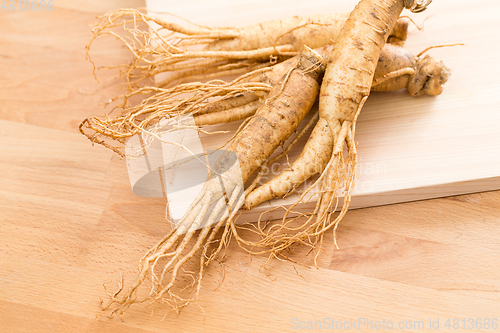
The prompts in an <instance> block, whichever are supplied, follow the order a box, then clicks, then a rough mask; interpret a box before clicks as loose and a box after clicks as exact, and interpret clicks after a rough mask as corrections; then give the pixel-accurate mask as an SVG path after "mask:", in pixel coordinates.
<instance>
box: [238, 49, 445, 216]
mask: <svg viewBox="0 0 500 333" xmlns="http://www.w3.org/2000/svg"><path fill="white" fill-rule="evenodd" d="M449 75H450V71H449V69H448V68H447V67H446V66H445V65H444V64H443V62H442V61H440V60H437V59H435V58H432V57H430V56H425V57H416V56H414V55H413V54H411V53H410V52H408V51H407V50H405V49H404V48H402V47H399V46H394V45H390V44H386V45H385V46H384V49H383V50H382V53H381V54H380V57H379V61H378V64H377V68H376V69H375V75H374V78H373V82H372V87H371V91H393V90H399V89H403V88H406V89H407V90H408V92H409V93H410V94H411V95H412V96H420V95H432V96H435V95H439V94H441V92H442V91H443V85H444V84H445V83H446V82H447V81H448V78H449ZM333 141H334V140H333V137H332V135H330V130H329V129H328V124H327V122H326V121H325V120H324V119H322V120H320V122H318V124H317V125H316V127H315V128H314V129H313V132H312V133H311V135H310V138H309V140H308V142H307V143H306V145H305V146H304V149H303V150H302V153H301V154H300V155H299V157H298V158H297V159H296V160H295V161H294V162H293V164H292V165H291V166H290V168H289V169H287V170H285V171H284V172H282V173H281V174H280V175H278V176H277V177H275V178H273V179H272V180H270V181H269V182H267V183H265V184H263V185H261V186H259V187H257V188H256V189H255V190H253V191H252V192H250V193H249V194H248V195H247V197H246V198H245V209H251V208H253V207H255V206H257V205H259V204H261V203H262V202H265V201H268V200H271V199H273V198H276V197H281V196H284V195H289V194H290V193H291V192H292V191H293V190H294V189H296V188H297V187H298V186H300V185H301V184H302V183H303V182H304V181H306V180H307V179H309V178H310V177H312V176H314V175H316V174H320V173H321V172H322V171H323V170H324V169H325V167H326V164H327V163H328V161H329V160H330V158H331V154H332V149H333Z"/></svg>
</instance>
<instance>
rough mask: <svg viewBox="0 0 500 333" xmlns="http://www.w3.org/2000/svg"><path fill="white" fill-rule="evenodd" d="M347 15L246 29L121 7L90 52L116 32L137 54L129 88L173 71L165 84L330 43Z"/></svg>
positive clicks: (97, 30)
mask: <svg viewBox="0 0 500 333" xmlns="http://www.w3.org/2000/svg"><path fill="white" fill-rule="evenodd" d="M347 17H348V14H347V13H339V14H324V15H315V16H310V17H292V18H288V19H282V20H275V21H268V22H263V23H259V24H255V25H250V26H246V27H242V28H208V27H201V26H196V25H187V24H186V25H181V24H176V23H173V22H168V21H166V20H163V19H160V18H157V17H155V16H151V15H147V14H145V13H142V12H140V11H138V10H135V9H120V10H116V11H113V12H110V13H108V14H106V15H104V16H102V17H101V18H100V21H99V22H98V23H97V24H96V25H95V26H94V28H93V33H94V36H93V38H92V39H91V41H90V42H89V44H88V45H87V56H88V58H89V59H90V54H89V50H90V45H91V44H92V43H93V42H94V40H95V39H96V38H97V37H99V36H102V35H112V36H115V37H116V38H118V39H120V40H121V41H122V42H123V43H125V45H126V46H127V48H128V49H129V50H130V51H131V52H132V54H133V55H134V59H133V60H132V62H131V63H130V64H128V65H125V66H123V71H122V74H125V75H126V77H127V81H128V83H129V86H132V85H135V84H137V83H138V82H139V81H141V80H144V79H146V78H149V77H152V76H155V75H157V74H160V73H164V72H175V73H174V74H173V75H171V76H170V77H169V78H167V79H165V80H164V81H162V82H160V83H159V85H158V86H160V87H167V86H169V85H171V84H173V83H176V84H178V83H181V82H182V81H183V80H185V79H187V78H190V79H191V80H193V79H196V80H200V79H202V78H205V79H207V78H214V77H215V76H218V77H221V76H224V75H241V74H243V73H246V72H248V71H251V70H255V69H258V68H261V67H262V66H269V64H270V63H272V62H276V61H278V60H280V59H286V58H287V57H290V56H294V55H296V54H297V53H298V51H299V50H300V49H301V48H302V46H304V45H307V46H308V47H310V48H318V47H322V46H324V45H328V44H332V43H333V42H334V41H335V39H336V38H337V36H338V34H339V32H340V30H341V28H342V26H343V24H344V22H345V20H346V19H347ZM141 23H142V24H146V26H147V28H148V29H149V31H143V30H141V29H140V27H139V24H141ZM153 24H157V25H159V26H160V28H159V29H157V28H156V27H155V26H153ZM117 27H119V28H123V29H125V31H126V32H128V33H129V35H126V36H121V35H120V34H119V33H117V32H115V31H114V28H117ZM407 29H408V20H407V19H401V20H399V21H398V22H397V24H396V25H395V27H394V29H393V30H392V32H391V40H393V41H394V42H396V43H401V42H402V41H404V40H405V39H406V37H407ZM200 48H201V50H200ZM278 58H280V59H278ZM131 79H132V81H131Z"/></svg>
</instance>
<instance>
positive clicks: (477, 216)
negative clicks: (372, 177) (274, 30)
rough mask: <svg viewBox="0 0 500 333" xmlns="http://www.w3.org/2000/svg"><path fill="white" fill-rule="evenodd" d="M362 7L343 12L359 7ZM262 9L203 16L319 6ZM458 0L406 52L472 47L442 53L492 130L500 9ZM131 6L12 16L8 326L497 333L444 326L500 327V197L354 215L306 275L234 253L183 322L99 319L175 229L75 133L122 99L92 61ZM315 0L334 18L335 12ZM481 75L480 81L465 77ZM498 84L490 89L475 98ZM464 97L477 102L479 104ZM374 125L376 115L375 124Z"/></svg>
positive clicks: (5, 245)
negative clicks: (109, 19) (101, 30)
mask: <svg viewBox="0 0 500 333" xmlns="http://www.w3.org/2000/svg"><path fill="white" fill-rule="evenodd" d="M353 2H354V1H350V0H349V1H345V2H344V1H343V2H342V3H340V4H338V6H339V8H340V7H342V10H348V9H349V7H350V6H352V3H353ZM256 3H257V2H256ZM258 3H259V4H260V6H259V7H255V6H249V5H246V4H243V3H242V4H241V5H240V6H241V7H240V10H237V11H234V9H233V11H229V9H227V8H226V9H220V8H217V6H216V5H215V4H214V7H213V8H212V10H210V11H206V12H205V14H206V20H207V21H210V20H215V17H214V15H216V14H218V13H220V15H228V17H231V19H234V20H236V21H237V22H238V21H240V22H241V24H245V23H249V22H244V20H250V17H251V15H250V11H251V10H253V11H258V12H260V13H262V15H263V19H264V18H265V17H264V16H265V15H269V16H272V15H277V16H281V17H285V16H289V15H292V14H301V13H302V12H303V13H304V14H311V12H307V11H308V10H309V11H313V10H314V9H308V8H309V4H307V5H306V3H298V2H289V1H288V2H284V1H273V2H270V1H269V2H264V1H260V2H258ZM450 3H451V2H450V1H441V2H434V3H433V4H432V5H431V6H434V7H435V9H434V11H433V12H429V13H433V14H435V16H433V17H432V18H430V19H429V20H427V21H426V23H425V24H426V30H425V31H423V32H416V31H415V32H414V34H412V36H411V39H410V41H409V42H408V43H409V45H408V47H411V48H412V49H413V50H415V51H418V50H420V49H422V48H423V47H424V46H427V45H429V44H430V43H436V42H437V41H436V40H435V39H434V38H435V37H434V35H435V34H437V33H438V32H439V33H440V35H439V36H441V38H442V40H440V41H439V43H449V42H464V41H467V43H468V47H467V48H452V49H436V50H434V51H432V52H433V53H432V54H433V55H436V56H439V57H441V58H443V59H445V61H446V62H447V63H450V64H452V65H453V68H454V72H453V78H454V79H452V81H450V83H449V85H447V87H446V88H447V89H449V90H451V91H453V89H458V90H457V91H458V92H462V93H463V94H464V96H459V95H454V96H453V98H454V99H455V100H454V101H453V102H452V104H451V105H452V108H453V109H456V108H459V107H460V105H461V104H464V103H465V105H468V106H469V107H470V109H471V121H470V122H469V123H467V125H468V127H470V128H471V131H472V132H473V133H476V134H478V135H479V134H480V132H479V129H481V128H485V127H484V126H483V125H485V123H487V122H488V121H490V118H488V117H489V116H487V115H491V112H492V110H497V109H498V107H497V105H498V104H497V101H498V97H497V96H498V94H497V93H496V91H494V90H495V87H498V86H497V85H498V82H496V81H497V80H495V78H496V76H495V73H496V74H498V73H497V72H498V68H497V67H498V66H496V67H495V66H494V64H495V63H496V62H498V60H499V56H498V52H495V50H496V49H495V48H496V47H497V44H498V43H495V41H497V42H498V36H497V35H496V34H494V32H495V31H493V32H491V31H490V30H488V29H491V28H492V27H496V25H491V24H490V23H491V22H492V21H491V20H492V17H494V16H495V8H496V9H498V5H496V4H492V3H491V2H489V3H487V2H485V1H470V0H467V1H466V0H462V1H453V2H452V4H450ZM124 4H126V5H127V6H135V7H143V6H145V4H144V3H143V2H142V1H130V2H126V3H124ZM192 4H193V3H192V2H184V3H179V4H176V5H177V6H178V7H177V8H181V7H184V8H185V11H184V12H183V11H181V10H179V12H177V13H176V14H180V15H184V16H186V17H188V16H189V15H186V14H189V13H190V10H192V11H193V12H194V13H196V11H197V10H199V9H197V8H199V7H196V6H193V5H192ZM221 4H223V2H221ZM120 5H121V3H119V2H106V3H104V2H97V1H93V2H91V3H82V2H77V1H62V0H60V1H57V2H56V9H55V11H54V12H52V13H50V14H49V13H35V12H26V13H9V12H3V11H0V32H1V33H0V59H1V61H0V73H2V74H1V75H0V182H1V184H2V185H1V186H0V267H1V268H2V269H1V270H0V327H1V329H0V331H2V332H9V333H10V332H96V333H97V332H141V333H142V332H295V331H301V330H300V329H294V328H295V326H294V325H295V324H297V325H298V324H302V326H303V327H306V325H308V324H309V323H310V324H311V325H314V323H315V321H323V322H324V319H325V318H327V319H334V320H341V321H350V320H351V319H352V320H354V321H357V320H358V318H365V319H369V320H371V321H374V322H375V321H382V320H386V321H391V322H393V324H394V325H398V323H399V322H400V321H402V322H403V324H407V326H406V327H407V328H402V329H393V330H391V331H398V332H429V331H431V329H430V322H429V321H430V320H433V321H435V320H437V319H438V318H439V320H440V329H437V330H434V331H439V332H443V331H444V332H446V331H453V332H466V331H467V332H472V331H473V332H493V331H498V330H493V329H485V328H484V327H483V328H482V329H472V330H468V329H463V328H461V327H460V328H458V329H453V330H448V329H447V328H446V327H445V326H444V325H445V322H446V319H447V318H459V319H462V318H465V319H467V318H483V319H484V318H489V319H492V318H498V319H500V313H499V310H498V309H500V270H499V268H498V258H499V256H500V245H499V244H500V228H499V226H500V191H491V192H483V193H477V194H467V195H462V196H455V197H448V198H440V199H433V200H425V201H417V202H410V203H403V204H395V205H386V206H380V207H373V208H364V209H356V210H353V211H350V212H349V213H348V214H347V216H346V218H345V220H344V221H343V222H342V224H341V226H340V229H339V235H338V240H339V246H340V249H339V250H337V249H335V247H334V244H333V242H332V239H331V235H329V236H328V237H327V240H326V242H325V244H324V253H322V254H321V255H320V257H319V261H318V268H316V267H314V266H313V265H311V263H312V259H311V258H310V256H308V257H304V256H303V254H304V252H306V249H301V248H297V249H296V253H295V254H294V258H295V259H297V260H300V261H301V262H305V263H307V264H308V266H307V267H306V266H303V265H299V264H292V263H289V262H278V261H273V262H272V263H271V264H270V265H268V266H266V270H265V271H266V272H267V274H269V277H266V275H265V274H264V273H263V270H262V267H263V265H264V264H265V262H266V259H267V258H266V257H259V256H255V257H249V256H248V255H246V254H245V253H243V252H242V251H241V250H240V249H238V247H237V245H236V244H234V243H232V244H231V245H230V248H229V249H228V252H227V258H226V260H225V262H224V266H220V265H211V266H210V267H208V270H207V275H206V279H205V281H204V283H205V284H204V287H203V289H202V294H201V296H200V298H199V300H198V302H196V303H195V304H191V305H190V306H189V307H187V308H186V309H184V310H183V311H182V312H181V313H180V315H176V314H175V313H168V314H167V308H166V307H158V308H157V309H156V311H155V313H154V314H153V315H151V312H152V310H153V309H152V307H149V308H145V307H143V306H136V307H132V308H131V309H130V311H129V312H128V313H127V314H125V315H124V316H122V317H120V318H116V319H113V320H110V319H107V318H106V317H103V316H101V315H98V314H99V312H100V311H99V304H100V303H99V302H100V301H99V300H100V298H105V292H104V289H103V283H104V282H105V281H108V284H107V285H108V288H109V290H110V291H112V290H114V288H116V284H115V283H114V282H113V281H115V282H116V281H118V280H120V276H123V277H124V280H125V284H126V285H128V284H129V283H130V282H131V280H132V279H133V278H134V277H135V271H136V267H137V262H138V260H139V259H140V258H141V257H142V255H143V254H144V252H145V251H147V249H149V248H150V247H151V246H152V245H154V244H155V243H156V242H157V241H158V240H159V239H160V238H161V237H162V236H163V235H164V234H165V232H167V231H168V229H169V226H168V225H167V223H166V222H165V220H164V219H163V215H164V208H165V201H164V199H162V198H141V197H138V196H135V195H134V194H133V192H132V190H131V188H130V184H129V182H128V178H127V171H126V168H125V162H124V161H123V160H120V159H119V158H117V157H116V156H112V154H111V153H110V152H108V151H107V150H105V149H104V148H102V147H92V146H91V144H90V143H89V142H88V140H86V139H85V138H84V137H83V136H81V135H80V134H79V133H78V132H77V126H78V124H79V122H80V121H81V120H82V119H83V118H85V117H89V116H93V115H96V114H101V113H102V112H103V110H104V109H103V107H104V102H106V101H107V100H109V98H111V97H112V96H115V95H116V94H117V93H119V92H120V89H119V86H118V80H116V79H114V77H113V73H112V72H108V71H100V72H99V73H98V77H99V79H100V81H99V83H98V82H96V81H95V80H94V77H93V75H92V66H91V64H89V63H88V62H86V61H85V53H84V46H85V45H86V43H87V42H88V39H89V38H90V36H91V32H90V27H89V23H92V22H94V20H95V19H94V17H95V16H96V15H98V14H102V13H103V12H105V11H108V10H111V9H112V7H113V6H120ZM181 5H182V6H181ZM313 5H318V6H324V7H322V8H323V10H327V9H328V10H334V9H332V6H333V5H332V4H331V2H323V1H316V2H313ZM336 5H337V4H336ZM262 6H265V7H262ZM262 8H266V10H265V11H264V10H262ZM311 8H314V6H312V7H311ZM193 15H194V14H193ZM197 15H199V14H197ZM441 15H442V16H443V17H444V18H443V19H441V18H440V17H439V16H441ZM424 16H425V15H424ZM198 17H200V16H198ZM188 18H192V17H188ZM458 19H459V20H460V22H458V21H457V20H458ZM462 21H463V23H461V22H462ZM488 22H490V23H488ZM201 23H204V22H201ZM208 24H210V22H208ZM428 29H429V30H430V31H428ZM474 43H476V44H474ZM477 45H482V46H485V47H486V49H485V50H484V52H479V51H478V50H477V49H476V46H477ZM470 50H473V51H474V52H476V51H477V52H478V53H474V52H471V51H470ZM469 55H471V56H472V55H476V56H479V58H478V59H474V61H477V62H476V63H474V64H471V61H473V60H470V59H469V58H468V56H469ZM128 56H129V55H128V54H127V52H126V51H125V50H123V49H122V48H121V47H120V46H119V44H115V43H113V42H109V45H107V47H106V48H105V47H103V45H102V44H101V46H100V47H96V49H95V57H96V60H98V61H100V62H101V63H106V62H107V63H109V62H113V61H126V60H127V58H128ZM450 66H451V65H450ZM472 66H475V67H474V68H476V70H475V71H474V72H473V73H471V72H464V71H462V70H461V68H472ZM481 66H483V67H484V68H483V67H481ZM480 67H481V68H480ZM485 73H488V75H487V76H486V75H485ZM486 85H488V86H489V87H490V88H491V89H490V88H488V90H478V89H479V88H484V87H485V86H486ZM460 89H462V90H460ZM464 89H468V91H469V92H470V94H473V95H474V96H476V97H477V96H479V97H480V102H478V103H477V104H474V105H470V104H467V103H466V101H467V98H468V96H469V95H467V94H466V93H465V92H464ZM444 96H446V91H445V94H443V98H445V97H444ZM391 98H392V99H393V102H391V103H395V105H403V104H404V105H407V103H409V101H408V100H407V97H406V96H405V95H403V94H399V93H398V94H394V95H393V96H391ZM450 98H451V97H450ZM445 100H447V98H445ZM377 103H378V102H376V101H375V102H374V104H373V105H372V107H377V105H376V104H377ZM427 103H430V102H429V99H423V101H421V102H418V103H417V104H414V105H413V106H411V108H412V109H413V108H415V110H413V111H415V112H416V111H418V110H416V109H417V108H421V107H424V106H427V105H428V104H427ZM434 103H441V102H433V103H432V104H433V105H434ZM378 107H381V106H378ZM413 111H412V110H407V112H410V113H411V112H413ZM429 115H430V114H429V113H426V116H429ZM374 116H375V115H374V114H372V113H370V112H368V113H367V114H366V115H365V118H366V119H368V118H371V117H374ZM478 127H480V128H479V129H478ZM495 133H497V132H488V135H494V134H495ZM422 135H423V134H422ZM492 137H494V136H492ZM424 139H425V138H424ZM428 139H429V140H430V141H432V137H429V138H428ZM359 140H361V139H359ZM436 145H439V143H436ZM360 146H361V143H360ZM483 148H484V147H483ZM483 148H482V147H479V146H478V147H475V146H464V149H466V150H467V151H471V149H477V150H479V151H481V149H483ZM360 154H361V153H360ZM485 154H486V153H485ZM487 154H488V156H491V161H493V160H494V159H496V158H498V150H496V151H495V150H491V151H488V152H487ZM492 166H496V167H498V164H495V165H492ZM485 167H489V166H485ZM488 170H491V169H488ZM457 172H458V171H457ZM222 267H223V268H224V271H222ZM222 272H224V273H222ZM223 274H224V279H223V281H222V282H220V281H221V279H222V276H223ZM96 315H97V316H96ZM418 325H421V326H418ZM422 325H423V326H422ZM410 326H411V327H410ZM351 328H352V327H351ZM352 330H354V329H352ZM357 331H360V332H369V331H374V330H370V329H369V328H366V327H360V328H359V329H357ZM376 331H383V330H376Z"/></svg>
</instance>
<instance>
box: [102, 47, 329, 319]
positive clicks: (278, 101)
mask: <svg viewBox="0 0 500 333" xmlns="http://www.w3.org/2000/svg"><path fill="white" fill-rule="evenodd" d="M323 66H324V64H323V63H322V62H321V57H320V56H318V54H317V53H316V52H314V51H312V50H310V49H306V50H305V51H304V52H302V53H301V54H300V56H299V58H298V59H297V63H296V65H295V66H294V67H292V68H291V69H290V71H288V72H287V73H286V74H285V75H284V76H283V78H282V80H281V84H277V85H276V86H275V87H274V88H273V89H272V90H271V92H270V93H269V97H268V98H267V99H266V101H265V102H264V103H263V104H262V105H261V106H260V108H259V109H258V111H257V112H256V114H255V116H253V117H252V118H251V119H250V121H249V122H248V124H247V125H246V126H245V128H244V129H243V130H242V131H241V132H240V133H239V134H238V135H237V136H236V137H235V138H234V140H233V142H232V143H231V145H230V146H229V147H228V149H227V150H226V151H225V152H224V153H223V155H222V156H221V157H220V158H219V159H218V160H217V162H216V163H215V166H214V167H213V168H212V173H211V175H212V176H211V177H210V178H209V179H208V180H207V181H206V182H205V184H204V187H203V189H202V191H201V193H200V194H199V195H198V197H197V198H196V199H195V200H194V201H193V202H192V204H191V206H190V207H189V209H188V210H187V213H186V214H185V215H184V217H183V218H181V219H180V220H179V221H178V222H177V224H176V225H175V228H174V229H173V230H172V232H171V233H170V234H169V235H167V236H166V237H165V238H164V239H163V240H162V241H161V242H160V243H158V244H157V245H156V246H155V247H153V248H152V249H151V250H150V251H149V252H148V253H147V254H146V256H145V257H144V258H143V259H142V260H141V261H140V264H139V276H138V278H137V280H136V282H135V283H134V284H133V285H132V287H131V288H130V289H128V291H126V292H125V293H124V294H123V295H122V296H120V295H119V294H120V293H118V294H116V295H112V299H111V303H110V304H109V305H108V306H106V307H105V309H111V308H112V310H111V316H115V315H120V314H122V313H123V312H124V311H125V310H126V309H127V308H128V307H129V306H130V305H132V304H134V303H139V302H145V301H152V300H157V301H163V302H166V303H169V304H171V305H173V306H174V307H175V308H181V307H183V306H185V305H187V304H188V303H189V302H190V301H191V300H192V298H183V297H181V296H180V295H179V294H176V293H174V292H173V290H172V288H173V287H174V286H175V284H176V281H177V279H178V277H179V273H180V272H181V269H182V267H183V265H185V264H186V262H188V261H189V260H190V259H192V258H193V256H195V255H196V253H198V252H200V251H201V258H200V263H199V274H198V275H197V276H196V277H193V278H194V279H195V282H194V284H195V285H196V289H195V292H194V296H193V297H195V296H196V295H197V294H198V292H199V290H200V281H201V277H202V273H203V269H204V267H205V266H206V265H207V264H208V263H209V262H210V261H211V260H213V258H214V257H215V256H216V255H217V253H218V252H219V251H220V250H221V248H223V246H224V244H225V240H226V237H227V235H228V234H229V232H230V230H231V229H230V226H231V223H226V224H225V226H224V231H223V235H222V237H221V238H219V239H216V234H217V232H218V231H219V230H220V229H221V228H222V226H223V224H224V223H225V222H229V221H231V220H232V217H233V216H234V214H235V213H236V211H237V209H238V208H239V207H241V205H243V197H242V196H240V195H238V193H240V192H241V188H240V186H239V185H238V182H237V181H236V179H237V178H241V180H242V182H241V185H242V184H243V183H244V182H245V181H246V180H248V179H249V177H250V175H251V174H252V173H253V172H254V171H255V170H256V169H257V168H258V167H259V165H260V163H261V162H262V161H264V160H266V159H267V158H268V156H269V155H270V154H271V153H272V152H273V151H274V150H275V149H276V148H277V147H278V146H279V145H280V144H282V142H284V141H285V140H286V139H287V138H288V137H289V136H290V134H291V133H293V132H294V131H295V130H296V129H297V126H298V125H299V123H300V122H301V121H302V119H303V118H304V116H305V115H306V114H307V113H308V112H309V110H310V109H311V107H312V105H313V104H314V102H315V100H316V97H317V95H318V93H319V81H320V77H321V75H322V73H323V72H324V68H323ZM235 161H236V162H237V163H238V167H237V168H232V167H231V166H233V165H234V164H235ZM228 170H230V171H229V173H228V172H226V171H228ZM235 173H238V174H239V175H238V177H236V175H235ZM219 215H222V218H220V219H218V216H219ZM199 227H202V229H201V231H199V232H197V231H196V229H198V228H199ZM216 241H218V242H219V246H217V248H216V250H215V251H212V252H211V253H210V254H209V250H208V248H209V247H210V245H211V244H212V243H213V242H216ZM193 242H194V244H193ZM149 279H150V282H151V286H149V291H150V293H149V295H147V296H145V297H143V298H140V299H139V298H138V291H139V288H140V287H141V286H143V288H148V287H146V286H145V285H144V282H145V281H149Z"/></svg>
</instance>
